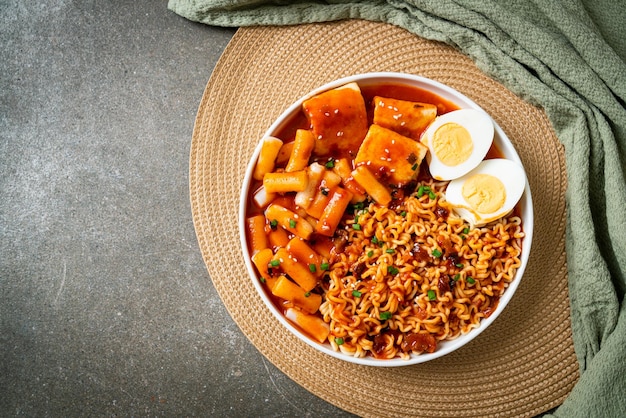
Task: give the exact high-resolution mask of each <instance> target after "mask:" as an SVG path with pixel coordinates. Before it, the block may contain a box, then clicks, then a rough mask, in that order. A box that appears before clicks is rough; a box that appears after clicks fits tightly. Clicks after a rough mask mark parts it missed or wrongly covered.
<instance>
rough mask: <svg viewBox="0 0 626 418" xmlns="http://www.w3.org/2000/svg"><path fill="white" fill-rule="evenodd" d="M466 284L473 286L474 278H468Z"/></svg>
mask: <svg viewBox="0 0 626 418" xmlns="http://www.w3.org/2000/svg"><path fill="white" fill-rule="evenodd" d="M467 283H469V284H474V283H476V280H474V278H472V277H468V278H467Z"/></svg>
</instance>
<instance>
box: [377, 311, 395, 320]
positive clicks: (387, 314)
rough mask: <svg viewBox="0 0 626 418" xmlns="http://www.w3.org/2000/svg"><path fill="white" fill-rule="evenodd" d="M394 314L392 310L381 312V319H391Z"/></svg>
mask: <svg viewBox="0 0 626 418" xmlns="http://www.w3.org/2000/svg"><path fill="white" fill-rule="evenodd" d="M392 316H393V314H392V313H391V312H381V313H380V320H381V321H386V320H388V319H391V317H392Z"/></svg>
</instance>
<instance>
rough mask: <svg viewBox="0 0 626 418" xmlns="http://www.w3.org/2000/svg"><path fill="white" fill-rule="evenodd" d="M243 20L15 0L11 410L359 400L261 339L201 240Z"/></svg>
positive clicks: (0, 115) (1, 266)
mask: <svg viewBox="0 0 626 418" xmlns="http://www.w3.org/2000/svg"><path fill="white" fill-rule="evenodd" d="M233 33H234V30H233V29H223V28H213V27H208V26H203V25H198V24H194V23H191V22H189V21H187V20H184V19H182V18H180V17H179V16H177V15H175V14H173V13H172V12H170V11H168V10H167V8H166V2H165V1H147V0H142V1H134V2H127V1H94V0H91V1H77V0H75V1H71V0H55V1H43V2H25V1H17V0H10V1H4V0H0V40H1V44H2V48H0V292H1V293H0V318H1V329H0V362H1V364H0V365H1V368H0V415H2V416H22V415H23V416H193V415H198V416H210V415H211V416H250V417H252V416H276V417H292V416H310V417H314V416H347V415H348V414H346V413H345V412H343V411H341V410H338V409H337V408H335V407H333V406H332V405H329V404H328V403H326V402H324V401H322V400H320V399H318V398H317V397H315V396H314V395H312V394H310V393H309V392H307V391H306V390H304V389H302V388H301V387H300V386H298V385H297V384H295V383H294V382H292V381H291V380H290V379H289V378H287V377H286V376H285V375H283V374H282V373H281V372H280V371H279V370H277V369H276V368H275V367H274V366H273V365H272V364H271V363H269V362H268V361H267V360H265V359H264V358H263V356H262V355H260V354H259V352H258V351H257V350H256V349H255V348H254V347H253V346H252V345H251V344H250V343H249V342H248V340H247V339H246V338H245V337H244V336H243V334H242V333H241V332H240V331H239V329H238V328H237V326H236V325H235V324H234V322H233V321H232V320H231V318H230V317H229V315H228V313H227V312H226V310H225V308H224V306H223V304H222V302H221V301H220V299H219V297H218V295H217V293H216V292H215V289H214V288H213V286H212V283H211V281H210V278H209V277H208V274H207V271H206V268H205V266H204V263H203V261H202V258H201V255H200V251H199V248H198V246H197V241H196V237H195V232H194V229H193V224H192V219H191V209H190V204H189V196H188V169H189V167H188V158H189V146H190V142H191V133H192V129H193V123H194V119H195V115H196V110H197V107H198V104H199V102H200V98H201V97H202V93H203V90H204V87H205V85H206V82H207V81H208V78H209V76H210V74H211V71H212V69H213V67H214V65H215V63H216V61H217V59H218V58H219V56H220V54H221V52H222V51H223V49H224V47H225V46H226V44H227V43H228V41H229V40H230V38H231V36H232V35H233Z"/></svg>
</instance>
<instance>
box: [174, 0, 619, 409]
mask: <svg viewBox="0 0 626 418" xmlns="http://www.w3.org/2000/svg"><path fill="white" fill-rule="evenodd" d="M623 3H624V2H620V1H611V0H595V1H591V0H584V1H580V0H578V1H577V0H561V1H559V0H544V1H540V0H535V1H533V0H515V1H507V2H498V1H492V0H484V1H472V0H456V1H453V0H437V1H428V0H423V1H419V0H417V1H394V0H390V1H376V0H370V1H326V2H322V1H295V2H287V1H258V0H256V1H255V0H230V1H228V0H222V1H209V0H195V1H193V0H170V1H169V5H168V7H169V8H170V9H171V10H173V11H174V12H176V13H178V14H180V15H182V16H184V17H186V18H188V19H190V20H193V21H197V22H203V23H206V24H209V25H216V26H233V27H237V26H248V25H287V24H297V23H307V22H322V21H331V20H339V19H349V18H358V19H367V20H372V21H381V22H388V23H391V24H394V25H397V26H400V27H403V28H405V29H407V30H408V31H410V32H412V33H415V34H417V35H419V36H422V37H424V38H428V39H433V40H438V41H442V42H445V43H447V44H450V45H452V46H454V47H456V48H458V49H459V50H461V51H462V52H464V53H465V54H467V55H468V56H469V57H471V58H472V59H473V60H474V62H475V63H476V64H477V65H478V66H479V68H481V69H482V70H483V71H484V72H485V73H487V74H489V75H490V76H492V77H493V78H495V79H496V80H498V81H500V82H501V83H503V84H504V85H505V86H507V87H508V88H509V89H511V90H512V91H513V92H515V93H516V94H518V95H519V96H520V97H522V98H524V99H526V100H527V101H529V102H531V103H533V104H536V105H538V106H540V107H542V108H543V109H544V110H545V111H546V114H547V115H548V118H549V119H550V121H551V123H552V126H553V128H554V130H555V132H556V134H557V136H558V138H559V140H560V141H561V142H562V143H563V145H564V147H565V157H566V166H567V178H568V189H567V195H566V201H567V219H568V223H567V226H566V231H567V236H566V239H567V246H566V250H567V262H568V273H569V276H568V277H569V296H570V304H571V315H572V330H573V339H574V347H575V350H576V355H577V358H578V361H579V364H580V371H581V378H580V380H579V382H578V383H577V384H576V386H575V387H574V389H573V391H572V392H571V394H570V395H569V397H568V398H567V399H566V401H565V402H564V403H563V405H562V406H561V407H559V409H557V410H556V412H554V415H555V416H559V417H561V416H562V417H594V416H597V417H617V416H626V306H624V292H625V289H626V284H625V278H626V184H625V173H626V169H625V168H626V109H625V103H626V63H625V62H626V7H625V6H626V5H625V4H623ZM546 256H549V254H547V255H546ZM546 286H550V273H549V272H546Z"/></svg>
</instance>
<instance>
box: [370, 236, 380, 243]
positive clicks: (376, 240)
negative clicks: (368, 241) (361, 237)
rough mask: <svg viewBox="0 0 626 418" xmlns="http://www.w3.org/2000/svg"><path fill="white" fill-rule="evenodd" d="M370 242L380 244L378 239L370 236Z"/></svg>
mask: <svg viewBox="0 0 626 418" xmlns="http://www.w3.org/2000/svg"><path fill="white" fill-rule="evenodd" d="M372 244H380V241H378V238H376V237H372Z"/></svg>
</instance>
